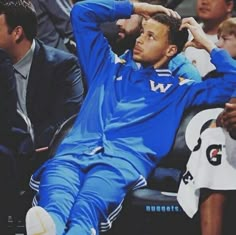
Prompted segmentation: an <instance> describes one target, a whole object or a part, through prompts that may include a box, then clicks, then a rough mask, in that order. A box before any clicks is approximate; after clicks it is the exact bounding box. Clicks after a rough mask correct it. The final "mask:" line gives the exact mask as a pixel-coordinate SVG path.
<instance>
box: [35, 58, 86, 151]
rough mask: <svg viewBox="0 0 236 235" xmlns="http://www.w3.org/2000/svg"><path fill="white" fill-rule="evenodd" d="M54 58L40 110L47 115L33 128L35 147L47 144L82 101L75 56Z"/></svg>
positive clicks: (78, 69) (74, 112) (81, 89)
mask: <svg viewBox="0 0 236 235" xmlns="http://www.w3.org/2000/svg"><path fill="white" fill-rule="evenodd" d="M65 55H66V56H65ZM54 59H55V61H57V62H56V65H53V66H54V69H53V72H52V73H51V76H52V77H53V78H52V77H51V78H50V79H51V84H50V90H49V93H50V96H49V98H48V99H47V107H45V110H43V111H42V112H44V113H46V114H45V115H47V116H45V115H44V116H43V118H42V120H41V121H39V124H38V125H37V127H35V129H34V131H35V147H36V148H40V147H45V146H48V144H49V143H50V141H51V139H52V137H53V134H54V133H55V131H56V130H57V129H58V128H59V126H60V125H61V124H62V123H63V122H64V121H65V120H66V119H68V118H69V117H70V116H72V115H73V114H76V113H78V112H79V110H80V106H81V103H82V101H83V92H84V88H83V82H82V76H81V69H80V66H79V63H78V60H77V58H76V57H75V56H73V55H69V54H64V56H62V57H61V56H60V57H58V58H56V56H55V58H54Z"/></svg>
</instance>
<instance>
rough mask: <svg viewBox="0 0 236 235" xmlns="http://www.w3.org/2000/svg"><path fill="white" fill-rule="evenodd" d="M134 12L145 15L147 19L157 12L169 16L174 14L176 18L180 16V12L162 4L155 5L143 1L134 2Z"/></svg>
mask: <svg viewBox="0 0 236 235" xmlns="http://www.w3.org/2000/svg"><path fill="white" fill-rule="evenodd" d="M133 6H134V14H138V15H141V16H143V17H144V18H145V19H149V18H150V17H152V16H153V15H155V14H157V13H165V14H167V15H169V16H173V17H175V18H180V15H179V14H178V12H176V11H173V10H172V9H169V8H166V7H163V6H161V5H153V4H149V3H141V2H134V3H133Z"/></svg>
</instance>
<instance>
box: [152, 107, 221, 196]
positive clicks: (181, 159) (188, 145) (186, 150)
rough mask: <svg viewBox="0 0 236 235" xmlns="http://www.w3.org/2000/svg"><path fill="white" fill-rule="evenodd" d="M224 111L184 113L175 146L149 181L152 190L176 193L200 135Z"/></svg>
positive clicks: (200, 109) (197, 108)
mask: <svg viewBox="0 0 236 235" xmlns="http://www.w3.org/2000/svg"><path fill="white" fill-rule="evenodd" d="M221 111H222V108H221V107H220V106H201V107H195V108H192V109H189V110H187V111H186V112H185V113H184V116H183V118H182V121H181V124H180V127H179V129H178V132H177V134H176V138H175V141H174V144H173V146H172V149H171V151H170V152H169V154H168V155H167V156H166V157H164V158H163V159H162V160H161V162H160V163H159V164H158V166H157V167H156V169H155V170H154V172H153V174H152V175H151V177H150V178H149V180H148V184H149V187H150V188H153V189H158V190H163V191H171V192H176V191H177V190H178V187H179V182H180V179H181V176H182V173H183V172H184V171H185V167H186V164H187V161H188V159H189V157H190V154H191V152H192V150H193V149H194V147H195V146H196V145H197V143H198V140H199V137H200V133H201V132H202V131H203V130H205V129H206V128H207V127H208V126H209V124H210V123H211V121H212V120H214V119H216V117H217V116H218V114H219V113H220V112H221Z"/></svg>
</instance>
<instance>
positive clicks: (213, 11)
mask: <svg viewBox="0 0 236 235" xmlns="http://www.w3.org/2000/svg"><path fill="white" fill-rule="evenodd" d="M231 9H232V3H226V1H225V0H198V1H197V15H198V17H199V18H200V19H201V20H203V21H207V20H216V21H219V22H221V21H223V20H224V19H226V18H227V16H228V14H229V13H230V12H231Z"/></svg>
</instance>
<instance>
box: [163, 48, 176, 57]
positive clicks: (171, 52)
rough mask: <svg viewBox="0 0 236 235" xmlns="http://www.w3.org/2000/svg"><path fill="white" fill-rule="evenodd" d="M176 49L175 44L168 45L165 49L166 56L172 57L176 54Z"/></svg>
mask: <svg viewBox="0 0 236 235" xmlns="http://www.w3.org/2000/svg"><path fill="white" fill-rule="evenodd" d="M177 51H178V49H177V46H176V45H169V46H168V48H167V50H166V56H168V57H173V56H175V55H176V53H177Z"/></svg>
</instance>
